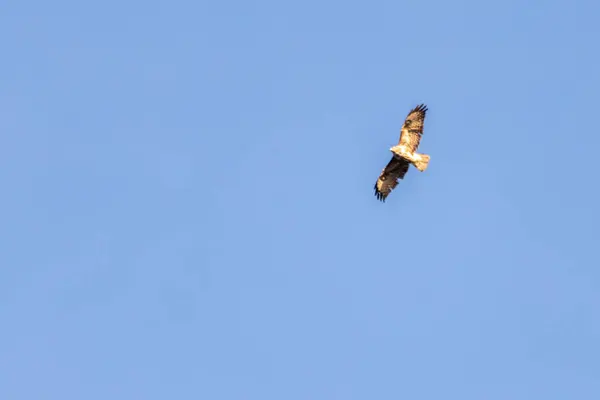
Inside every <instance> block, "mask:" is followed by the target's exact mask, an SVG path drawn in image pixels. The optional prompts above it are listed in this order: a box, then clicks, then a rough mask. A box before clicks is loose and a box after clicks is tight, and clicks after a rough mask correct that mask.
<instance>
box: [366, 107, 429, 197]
mask: <svg viewBox="0 0 600 400" xmlns="http://www.w3.org/2000/svg"><path fill="white" fill-rule="evenodd" d="M426 113H427V106H426V105H425V104H421V105H418V106H416V107H415V108H413V109H412V110H411V111H410V112H409V113H408V115H407V116H406V120H405V121H404V124H403V125H402V129H400V140H399V142H398V144H397V145H396V146H393V147H391V148H390V151H391V152H392V154H393V156H392V159H391V160H390V162H389V163H388V165H386V167H385V168H384V169H383V170H382V171H381V174H380V175H379V178H378V179H377V182H376V183H375V197H377V199H378V200H381V201H382V202H385V199H386V197H388V195H389V194H390V193H391V192H392V190H394V188H395V187H396V185H398V179H404V175H405V174H406V172H407V171H408V166H409V165H410V164H412V165H414V166H415V167H416V168H417V169H418V170H419V171H421V172H423V171H425V170H426V169H427V165H428V164H429V159H430V157H429V156H428V155H427V154H419V153H417V148H418V147H419V142H420V141H421V136H422V135H423V125H424V122H425V114H426Z"/></svg>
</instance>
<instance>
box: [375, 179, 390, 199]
mask: <svg viewBox="0 0 600 400" xmlns="http://www.w3.org/2000/svg"><path fill="white" fill-rule="evenodd" d="M374 189H375V197H376V198H377V200H379V201H381V202H382V203H385V198H386V197H387V196H385V195H384V194H383V193H382V192H380V191H379V189H377V183H375V186H374Z"/></svg>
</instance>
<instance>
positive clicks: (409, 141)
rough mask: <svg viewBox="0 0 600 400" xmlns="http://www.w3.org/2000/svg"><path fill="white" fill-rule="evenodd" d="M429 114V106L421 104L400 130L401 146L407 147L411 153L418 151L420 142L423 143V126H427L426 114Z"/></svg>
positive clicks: (411, 113) (407, 117)
mask: <svg viewBox="0 0 600 400" xmlns="http://www.w3.org/2000/svg"><path fill="white" fill-rule="evenodd" d="M426 113H427V106H426V105H425V104H420V105H418V106H416V107H415V108H413V109H412V110H411V111H410V112H409V113H408V115H407V116H406V119H405V120H404V124H403V125H402V128H401V129H400V141H399V142H398V144H399V145H400V146H402V145H404V146H406V148H407V150H408V151H409V152H410V153H414V152H415V151H417V148H418V147H419V142H421V136H422V135H423V125H424V124H425V114H426Z"/></svg>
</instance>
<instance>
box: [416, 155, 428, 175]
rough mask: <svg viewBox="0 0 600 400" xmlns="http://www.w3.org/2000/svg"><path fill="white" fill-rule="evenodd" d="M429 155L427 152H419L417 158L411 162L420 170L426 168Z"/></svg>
mask: <svg viewBox="0 0 600 400" xmlns="http://www.w3.org/2000/svg"><path fill="white" fill-rule="evenodd" d="M430 159H431V157H429V156H428V155H427V154H419V159H418V160H415V161H414V162H413V165H414V166H415V167H417V169H418V170H419V171H421V172H423V171H425V170H426V169H427V165H429V160H430Z"/></svg>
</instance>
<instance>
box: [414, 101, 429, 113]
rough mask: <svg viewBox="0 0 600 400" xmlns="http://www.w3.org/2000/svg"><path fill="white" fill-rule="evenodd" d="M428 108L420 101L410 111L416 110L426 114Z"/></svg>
mask: <svg viewBox="0 0 600 400" xmlns="http://www.w3.org/2000/svg"><path fill="white" fill-rule="evenodd" d="M428 110H429V109H428V108H427V106H426V105H425V104H424V103H421V104H419V105H418V106H416V107H415V108H414V109H413V110H412V111H411V112H414V111H418V112H422V113H423V114H426V113H427V111H428Z"/></svg>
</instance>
